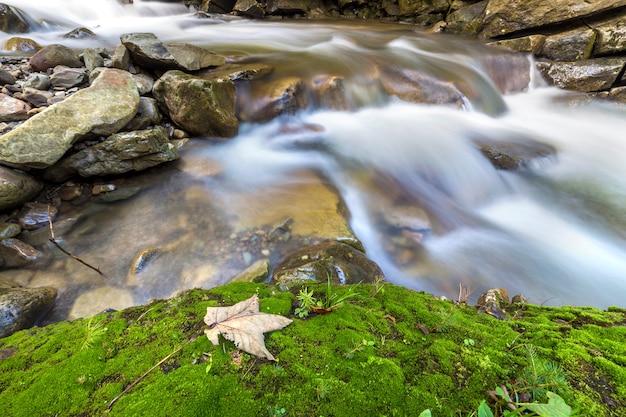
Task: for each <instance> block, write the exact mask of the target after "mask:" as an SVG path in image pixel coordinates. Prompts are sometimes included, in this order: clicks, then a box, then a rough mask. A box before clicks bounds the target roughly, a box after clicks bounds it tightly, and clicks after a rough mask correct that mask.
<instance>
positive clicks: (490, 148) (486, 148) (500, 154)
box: [474, 138, 556, 171]
mask: <svg viewBox="0 0 626 417" xmlns="http://www.w3.org/2000/svg"><path fill="white" fill-rule="evenodd" d="M474 143H475V144H476V145H477V146H478V148H479V149H480V151H481V152H482V153H483V155H485V157H487V159H489V161H490V162H491V164H492V165H493V166H494V167H495V168H496V169H502V170H509V171H518V170H522V169H527V168H530V167H531V166H532V165H533V163H534V162H537V161H539V160H546V159H548V158H553V157H554V156H555V155H556V149H555V148H554V147H553V146H551V145H547V144H545V143H541V142H537V141H535V140H531V139H528V138H520V139H518V140H490V139H487V138H480V139H476V140H474Z"/></svg>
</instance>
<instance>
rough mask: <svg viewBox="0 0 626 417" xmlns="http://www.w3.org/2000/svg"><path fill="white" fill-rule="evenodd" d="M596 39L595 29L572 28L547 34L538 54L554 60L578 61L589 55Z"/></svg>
mask: <svg viewBox="0 0 626 417" xmlns="http://www.w3.org/2000/svg"><path fill="white" fill-rule="evenodd" d="M595 41H596V31H595V30H593V29H587V30H572V31H568V32H563V33H559V34H557V35H552V36H548V37H546V39H545V42H544V45H543V48H542V49H541V53H540V54H539V56H542V57H545V58H547V59H551V60H554V61H579V60H581V59H588V58H590V57H591V52H592V51H593V49H594V45H595Z"/></svg>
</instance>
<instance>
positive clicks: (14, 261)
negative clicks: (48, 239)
mask: <svg viewBox="0 0 626 417" xmlns="http://www.w3.org/2000/svg"><path fill="white" fill-rule="evenodd" d="M42 257H43V254H42V253H41V252H39V251H38V250H37V249H35V248H33V247H32V246H30V245H29V244H27V243H24V242H22V241H21V240H18V239H14V238H9V239H4V240H0V258H2V260H3V261H4V266H5V268H19V267H22V266H26V265H28V264H30V263H33V262H36V261H37V260H39V259H41V258H42Z"/></svg>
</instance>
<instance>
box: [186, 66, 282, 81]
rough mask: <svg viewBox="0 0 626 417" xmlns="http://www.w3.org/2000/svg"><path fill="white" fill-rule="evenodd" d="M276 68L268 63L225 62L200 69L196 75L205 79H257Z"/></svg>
mask: <svg viewBox="0 0 626 417" xmlns="http://www.w3.org/2000/svg"><path fill="white" fill-rule="evenodd" d="M273 70H274V68H273V67H272V66H270V65H267V64H260V63H258V64H224V65H221V66H219V67H217V68H214V69H207V70H203V71H199V72H198V73H197V74H196V75H197V76H198V77H200V78H204V79H205V80H215V79H220V78H228V79H229V80H231V81H242V80H247V81H250V80H255V79H257V78H262V77H264V76H266V75H268V74H270V73H271V72H272V71H273Z"/></svg>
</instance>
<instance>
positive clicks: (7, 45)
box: [4, 36, 41, 54]
mask: <svg viewBox="0 0 626 417" xmlns="http://www.w3.org/2000/svg"><path fill="white" fill-rule="evenodd" d="M4 49H6V50H7V51H13V52H25V53H29V54H31V53H34V52H36V51H39V50H40V49H41V45H39V44H38V43H37V42H35V41H34V40H32V39H29V38H22V37H19V36H14V37H12V38H9V39H7V40H6V41H5V42H4Z"/></svg>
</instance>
